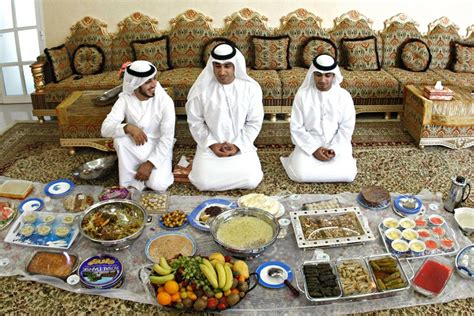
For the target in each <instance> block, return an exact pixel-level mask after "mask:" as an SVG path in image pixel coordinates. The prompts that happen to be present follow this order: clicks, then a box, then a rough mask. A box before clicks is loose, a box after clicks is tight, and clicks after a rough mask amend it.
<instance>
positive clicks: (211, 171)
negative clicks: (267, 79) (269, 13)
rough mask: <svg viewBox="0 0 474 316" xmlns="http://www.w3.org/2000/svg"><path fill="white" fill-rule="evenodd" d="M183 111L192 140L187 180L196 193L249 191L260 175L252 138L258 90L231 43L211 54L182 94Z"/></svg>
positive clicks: (258, 117)
mask: <svg viewBox="0 0 474 316" xmlns="http://www.w3.org/2000/svg"><path fill="white" fill-rule="evenodd" d="M186 114H187V119H188V124H189V129H190V131H191V134H192V136H193V138H194V140H195V141H196V143H197V149H196V154H195V156H194V159H193V166H192V170H191V172H190V174H189V180H190V181H191V183H192V184H193V185H194V186H195V187H196V188H198V189H199V190H201V191H223V190H231V189H253V188H255V187H256V186H257V185H258V184H259V183H260V181H262V178H263V172H262V167H261V165H260V160H259V158H258V155H257V149H256V148H255V146H254V145H253V142H254V141H255V139H256V138H257V136H258V133H259V132H260V129H261V127H262V122H263V115H264V114H263V104H262V89H261V88H260V85H259V84H258V83H257V82H256V81H255V80H253V79H252V78H250V77H249V76H248V75H247V72H246V69H245V59H244V56H243V55H242V53H241V52H240V51H239V50H238V49H237V48H235V47H234V46H233V45H230V44H227V43H223V44H219V45H217V46H216V47H215V48H214V49H213V50H212V52H211V56H210V57H209V59H208V61H207V64H206V67H205V68H204V70H203V71H202V72H201V74H200V75H199V77H198V78H197V80H196V82H195V83H194V85H193V86H192V88H191V90H190V91H189V94H188V102H187V103H186Z"/></svg>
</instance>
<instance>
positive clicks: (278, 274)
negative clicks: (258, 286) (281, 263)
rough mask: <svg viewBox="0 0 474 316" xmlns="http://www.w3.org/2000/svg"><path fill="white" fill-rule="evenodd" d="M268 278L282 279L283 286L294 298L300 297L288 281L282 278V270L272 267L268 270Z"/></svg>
mask: <svg viewBox="0 0 474 316" xmlns="http://www.w3.org/2000/svg"><path fill="white" fill-rule="evenodd" d="M268 276H270V277H272V278H280V279H284V281H283V283H285V285H286V286H287V287H288V288H289V289H290V290H291V293H293V295H294V296H295V297H298V296H299V295H300V292H299V291H298V290H297V289H295V287H294V286H293V285H291V283H290V281H288V279H285V278H284V277H283V270H282V269H281V268H278V267H273V268H270V269H268Z"/></svg>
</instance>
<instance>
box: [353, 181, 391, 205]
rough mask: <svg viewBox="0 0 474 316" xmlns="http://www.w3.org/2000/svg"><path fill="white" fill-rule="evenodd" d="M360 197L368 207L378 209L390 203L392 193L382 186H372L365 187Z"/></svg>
mask: <svg viewBox="0 0 474 316" xmlns="http://www.w3.org/2000/svg"><path fill="white" fill-rule="evenodd" d="M360 196H361V198H362V199H363V200H364V202H365V203H366V204H367V205H368V206H372V207H377V206H379V205H381V204H383V203H386V202H387V201H390V193H389V192H388V191H387V190H386V189H385V188H384V187H382V186H379V185H370V186H366V187H363V188H362V190H361V191H360Z"/></svg>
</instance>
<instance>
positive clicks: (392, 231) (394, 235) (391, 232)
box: [384, 228, 402, 243]
mask: <svg viewBox="0 0 474 316" xmlns="http://www.w3.org/2000/svg"><path fill="white" fill-rule="evenodd" d="M384 234H385V238H386V239H387V240H388V241H389V242H390V243H391V242H392V241H394V240H397V239H400V238H402V232H401V231H400V230H399V229H397V228H389V229H387V230H386V231H385V233H384Z"/></svg>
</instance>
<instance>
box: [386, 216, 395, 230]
mask: <svg viewBox="0 0 474 316" xmlns="http://www.w3.org/2000/svg"><path fill="white" fill-rule="evenodd" d="M382 224H383V227H384V228H385V229H389V228H397V227H398V220H396V219H395V218H393V217H387V218H386V219H384V220H383V222H382Z"/></svg>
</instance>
